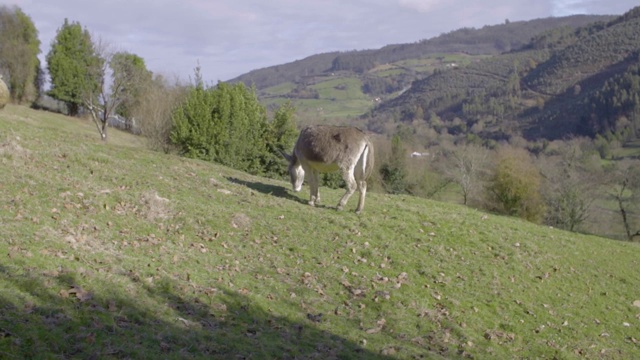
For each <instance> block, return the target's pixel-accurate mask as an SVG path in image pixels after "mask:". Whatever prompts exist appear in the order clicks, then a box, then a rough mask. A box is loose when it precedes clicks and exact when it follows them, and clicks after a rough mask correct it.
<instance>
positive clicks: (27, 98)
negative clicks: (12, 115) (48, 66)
mask: <svg viewBox="0 0 640 360" xmlns="http://www.w3.org/2000/svg"><path fill="white" fill-rule="evenodd" d="M0 39H2V41H0V72H1V73H2V75H4V76H3V77H4V80H5V81H6V82H7V85H8V86H9V88H10V89H11V97H12V99H13V101H16V102H18V103H22V102H33V101H35V100H36V98H37V97H38V93H39V91H40V87H41V82H42V70H41V69H40V60H39V59H38V54H39V53H40V40H38V30H37V29H36V27H35V25H34V24H33V21H31V18H30V17H29V16H27V15H26V14H25V13H23V12H22V10H20V8H19V7H16V6H13V7H8V6H0Z"/></svg>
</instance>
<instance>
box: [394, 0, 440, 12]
mask: <svg viewBox="0 0 640 360" xmlns="http://www.w3.org/2000/svg"><path fill="white" fill-rule="evenodd" d="M446 2H447V1H446V0H398V4H400V6H403V7H406V8H409V9H413V10H417V11H419V12H425V13H426V12H428V11H429V10H433V9H434V8H436V7H438V6H439V5H441V4H443V3H446Z"/></svg>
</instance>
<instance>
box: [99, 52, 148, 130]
mask: <svg viewBox="0 0 640 360" xmlns="http://www.w3.org/2000/svg"><path fill="white" fill-rule="evenodd" d="M109 68H110V69H111V78H112V83H113V85H115V86H116V88H115V90H117V93H115V92H114V93H113V94H112V95H113V97H114V98H117V99H119V100H120V101H119V104H118V106H117V108H116V113H117V114H118V115H120V116H122V117H124V118H125V119H126V120H131V119H132V117H133V115H132V109H133V108H134V107H135V106H137V105H138V104H139V103H140V101H141V98H142V92H143V89H144V88H145V87H146V86H147V84H149V83H150V82H151V79H152V77H153V74H152V73H151V72H150V71H149V70H147V66H146V65H145V62H144V59H143V58H141V57H140V56H138V55H135V54H130V53H128V52H117V53H115V54H113V56H112V57H111V59H110V61H109ZM120 85H121V86H120ZM129 125H130V124H129Z"/></svg>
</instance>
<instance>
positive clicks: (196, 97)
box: [170, 69, 293, 174]
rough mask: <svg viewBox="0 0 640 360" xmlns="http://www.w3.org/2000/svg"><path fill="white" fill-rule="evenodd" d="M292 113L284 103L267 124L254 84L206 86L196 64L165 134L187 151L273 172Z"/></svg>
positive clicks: (194, 155)
mask: <svg viewBox="0 0 640 360" xmlns="http://www.w3.org/2000/svg"><path fill="white" fill-rule="evenodd" d="M292 114H293V108H292V107H288V106H285V107H284V108H282V109H280V110H279V111H276V115H275V116H276V119H275V123H273V122H272V123H271V124H270V123H269V122H268V120H267V112H266V109H265V108H264V106H262V105H261V104H260V103H259V101H258V98H257V96H256V94H255V89H253V88H247V87H245V86H244V84H242V83H238V84H234V85H231V84H227V83H224V82H218V84H217V85H216V86H215V87H205V86H204V84H203V83H202V81H201V77H200V75H199V69H196V82H195V84H194V86H192V88H191V90H190V91H189V93H188V95H187V96H186V99H185V101H184V102H183V103H182V104H181V105H180V106H179V107H178V108H177V109H176V110H175V111H174V113H173V122H174V126H173V129H172V131H171V135H170V138H171V141H172V143H173V144H175V145H176V146H177V147H178V148H179V150H180V152H181V153H182V154H183V155H185V156H187V157H192V158H198V159H202V160H207V161H213V162H217V163H220V164H222V165H226V166H229V167H233V168H235V169H239V170H243V171H247V172H249V173H253V174H265V173H267V172H269V173H274V172H277V171H274V169H273V160H274V156H278V157H280V156H281V155H280V154H279V151H280V150H283V148H284V147H285V146H286V143H289V141H290V138H291V134H292V133H291V131H290V130H291V129H290V126H291V124H292V123H290V121H291V116H292ZM272 125H277V126H272ZM289 144H290V143H289ZM278 161H279V162H280V163H283V162H282V161H280V160H279V159H278Z"/></svg>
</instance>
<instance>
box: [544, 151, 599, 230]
mask: <svg viewBox="0 0 640 360" xmlns="http://www.w3.org/2000/svg"><path fill="white" fill-rule="evenodd" d="M587 146H589V140H586V139H571V140H569V141H566V142H563V144H562V146H561V147H560V148H559V149H558V151H559V155H556V156H547V157H541V158H540V160H539V163H540V165H541V171H542V175H543V179H544V182H543V196H544V199H545V203H546V207H547V213H546V216H545V223H546V224H548V225H551V226H555V227H558V228H561V229H565V230H569V231H576V230H577V229H578V227H579V226H580V225H581V224H583V223H584V222H585V221H586V220H587V219H588V218H589V215H590V211H591V206H592V204H593V202H594V200H595V199H596V197H595V196H594V194H593V191H591V189H594V188H597V186H599V185H601V184H602V183H601V181H600V180H599V179H600V178H601V172H600V165H599V161H595V162H594V161H592V160H593V156H597V155H595V154H594V153H593V150H591V151H585V148H586V147H587Z"/></svg>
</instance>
